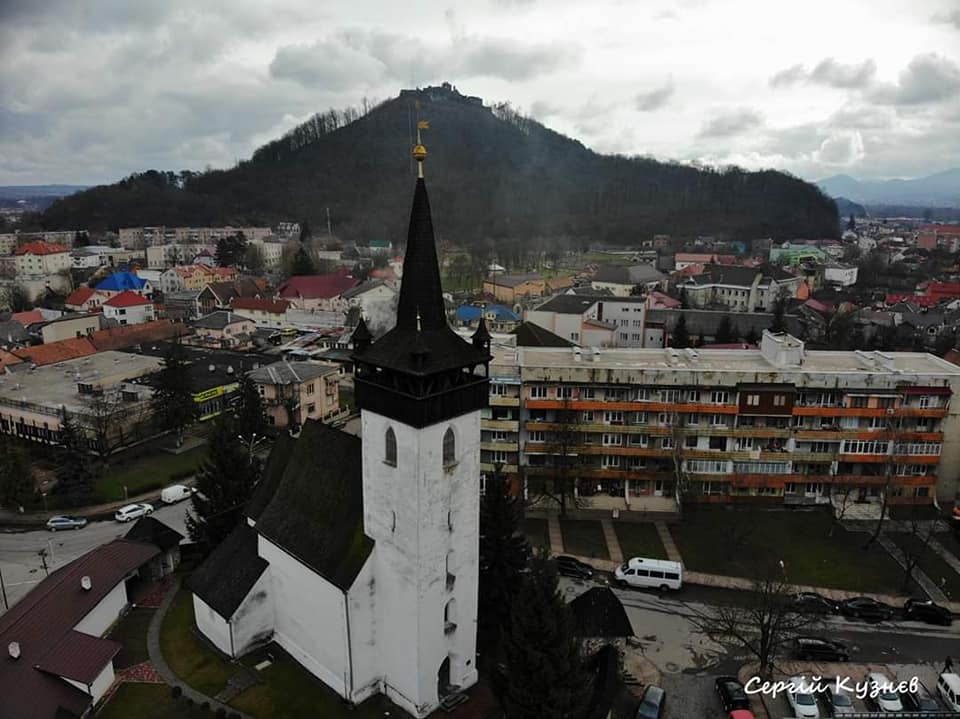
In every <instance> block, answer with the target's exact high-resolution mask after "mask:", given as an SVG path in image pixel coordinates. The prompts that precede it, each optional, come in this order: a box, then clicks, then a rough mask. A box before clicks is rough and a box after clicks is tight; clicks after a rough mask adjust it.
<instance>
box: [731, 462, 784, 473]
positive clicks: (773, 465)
mask: <svg viewBox="0 0 960 719" xmlns="http://www.w3.org/2000/svg"><path fill="white" fill-rule="evenodd" d="M733 472H734V474H790V464H789V463H787V462H734V463H733Z"/></svg>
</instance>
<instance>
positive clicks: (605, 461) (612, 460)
mask: <svg viewBox="0 0 960 719" xmlns="http://www.w3.org/2000/svg"><path fill="white" fill-rule="evenodd" d="M600 465H601V466H602V467H603V468H604V469H617V468H619V467H620V458H619V457H613V456H610V455H607V454H605V455H603V457H602V458H601V462H600Z"/></svg>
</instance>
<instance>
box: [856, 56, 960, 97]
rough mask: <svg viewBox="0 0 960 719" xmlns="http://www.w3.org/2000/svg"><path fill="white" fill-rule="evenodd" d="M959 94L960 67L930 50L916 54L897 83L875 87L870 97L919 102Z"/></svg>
mask: <svg viewBox="0 0 960 719" xmlns="http://www.w3.org/2000/svg"><path fill="white" fill-rule="evenodd" d="M958 94H960V68H958V67H957V64H956V63H955V62H953V61H952V60H950V59H948V58H945V57H943V56H942V55H937V54H936V53H930V54H927V55H917V56H916V57H915V58H913V60H911V61H910V64H909V65H907V67H906V69H905V70H903V72H901V73H900V77H899V79H898V80H897V82H896V84H884V85H879V86H877V87H876V88H875V89H874V91H873V92H872V93H871V95H870V97H871V99H872V100H873V101H874V102H876V103H877V104H881V105H921V104H924V103H934V102H938V101H940V100H945V99H947V98H950V97H953V96H955V95H958Z"/></svg>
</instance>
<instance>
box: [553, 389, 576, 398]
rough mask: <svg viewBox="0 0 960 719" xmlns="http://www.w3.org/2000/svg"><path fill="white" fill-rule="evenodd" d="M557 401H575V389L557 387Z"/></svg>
mask: <svg viewBox="0 0 960 719" xmlns="http://www.w3.org/2000/svg"><path fill="white" fill-rule="evenodd" d="M557 399H573V387H557Z"/></svg>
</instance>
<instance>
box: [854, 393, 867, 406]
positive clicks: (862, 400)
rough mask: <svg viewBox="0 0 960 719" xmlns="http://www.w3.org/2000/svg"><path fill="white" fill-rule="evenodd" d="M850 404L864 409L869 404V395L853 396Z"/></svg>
mask: <svg viewBox="0 0 960 719" xmlns="http://www.w3.org/2000/svg"><path fill="white" fill-rule="evenodd" d="M850 406H851V407H857V408H858V409H863V408H865V407H866V406H867V397H860V396H857V397H851V398H850Z"/></svg>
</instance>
